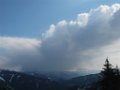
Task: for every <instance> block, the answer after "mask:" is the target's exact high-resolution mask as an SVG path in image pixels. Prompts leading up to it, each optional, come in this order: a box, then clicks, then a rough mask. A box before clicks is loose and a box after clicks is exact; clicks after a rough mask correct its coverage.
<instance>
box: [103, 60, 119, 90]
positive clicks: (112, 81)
mask: <svg viewBox="0 0 120 90" xmlns="http://www.w3.org/2000/svg"><path fill="white" fill-rule="evenodd" d="M101 76H102V79H101V89H102V90H120V88H119V87H120V72H119V69H118V66H116V68H112V64H110V63H109V60H108V58H107V59H106V61H105V64H104V68H103V71H101Z"/></svg>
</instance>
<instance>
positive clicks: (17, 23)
mask: <svg viewBox="0 0 120 90" xmlns="http://www.w3.org/2000/svg"><path fill="white" fill-rule="evenodd" d="M115 2H120V1H117V0H109V1H108V0H0V36H15V37H35V38H36V37H41V34H42V33H43V32H45V31H46V30H47V29H48V28H49V26H50V25H51V24H55V23H57V22H59V21H60V20H63V19H65V20H71V19H74V18H75V17H76V15H77V14H79V13H81V12H87V11H89V10H90V9H91V8H96V7H98V6H99V5H101V4H107V5H111V4H113V3H115Z"/></svg>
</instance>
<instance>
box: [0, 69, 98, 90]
mask: <svg viewBox="0 0 120 90" xmlns="http://www.w3.org/2000/svg"><path fill="white" fill-rule="evenodd" d="M61 75H62V74H61ZM68 76H69V75H68ZM54 77H55V78H54ZM57 77H58V76H55V75H53V78H50V76H49V75H45V76H44V75H42V74H36V73H35V74H34V73H20V72H15V71H8V70H1V72H0V78H1V79H0V80H4V82H5V84H6V86H9V88H10V89H9V90H71V88H73V89H72V90H78V89H80V90H87V89H88V88H91V87H92V86H93V84H96V82H97V81H98V80H99V78H100V76H99V74H91V75H86V76H79V77H75V78H69V79H68V78H67V79H63V78H62V79H60V77H58V79H57ZM56 79H57V80H56ZM2 83H3V82H2ZM0 85H1V86H2V84H0Z"/></svg>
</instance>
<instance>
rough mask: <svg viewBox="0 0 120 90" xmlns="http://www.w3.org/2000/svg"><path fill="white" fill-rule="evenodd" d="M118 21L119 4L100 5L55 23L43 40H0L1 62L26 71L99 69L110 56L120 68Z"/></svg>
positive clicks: (119, 16) (12, 38) (119, 14)
mask: <svg viewBox="0 0 120 90" xmlns="http://www.w3.org/2000/svg"><path fill="white" fill-rule="evenodd" d="M119 18H120V4H113V5H112V6H107V5H101V6H99V7H98V8H96V9H92V10H90V11H89V12H88V13H80V14H78V16H77V18H76V19H75V20H71V21H66V20H62V21H60V22H58V23H57V24H52V25H51V26H50V28H49V29H48V30H47V31H46V32H45V33H43V34H42V38H41V39H40V40H38V39H26V38H14V37H0V49H1V50H2V51H3V53H0V56H1V57H0V61H1V62H2V61H4V60H3V59H2V58H5V59H6V63H5V62H3V63H4V64H6V66H7V67H9V68H12V69H13V67H14V68H17V69H20V70H24V71H30V70H31V71H66V70H69V71H77V70H79V71H83V70H98V69H100V68H101V66H102V64H103V63H104V60H105V57H107V56H110V57H113V58H112V59H113V60H111V62H113V63H114V64H115V63H117V64H119V65H120V63H119V60H114V59H120V58H119V57H118V56H119V53H120V51H119V45H120V19H119ZM0 66H1V67H3V65H0Z"/></svg>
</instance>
